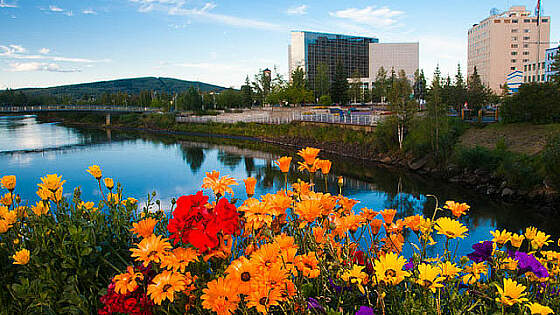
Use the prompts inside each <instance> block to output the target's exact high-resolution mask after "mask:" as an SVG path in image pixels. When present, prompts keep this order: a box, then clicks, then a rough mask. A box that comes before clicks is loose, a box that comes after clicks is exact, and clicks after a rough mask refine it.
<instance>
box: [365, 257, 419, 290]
mask: <svg viewBox="0 0 560 315" xmlns="http://www.w3.org/2000/svg"><path fill="white" fill-rule="evenodd" d="M405 264H406V259H404V258H403V257H399V256H398V255H397V254H395V253H392V252H391V253H388V254H386V255H385V256H381V257H380V258H379V259H378V260H377V261H376V262H375V265H374V270H375V275H376V277H377V281H379V282H384V283H385V284H389V285H397V284H399V283H401V281H403V280H404V278H405V277H408V276H409V275H410V274H409V273H408V272H406V271H404V270H402V269H403V267H404V265H405Z"/></svg>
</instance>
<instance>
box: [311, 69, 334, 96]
mask: <svg viewBox="0 0 560 315" xmlns="http://www.w3.org/2000/svg"><path fill="white" fill-rule="evenodd" d="M329 84H330V83H329V66H328V65H327V64H326V63H320V64H319V65H317V74H316V75H315V81H314V87H313V89H314V90H315V97H317V98H320V97H321V96H323V95H327V94H329Z"/></svg>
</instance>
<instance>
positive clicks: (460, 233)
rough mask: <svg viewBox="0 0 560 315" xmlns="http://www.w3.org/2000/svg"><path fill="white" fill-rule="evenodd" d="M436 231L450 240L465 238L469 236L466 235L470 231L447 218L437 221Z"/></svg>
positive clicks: (459, 223)
mask: <svg viewBox="0 0 560 315" xmlns="http://www.w3.org/2000/svg"><path fill="white" fill-rule="evenodd" d="M435 229H436V230H437V231H438V233H439V234H443V235H445V236H447V237H448V238H450V239H454V238H457V237H460V238H465V236H467V235H466V233H467V232H468V231H469V230H468V229H467V228H466V227H465V226H464V225H463V224H461V222H459V221H456V220H452V219H450V218H447V217H443V218H439V219H437V220H436V226H435Z"/></svg>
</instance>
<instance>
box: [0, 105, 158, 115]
mask: <svg viewBox="0 0 560 315" xmlns="http://www.w3.org/2000/svg"><path fill="white" fill-rule="evenodd" d="M47 111H48V112H53V111H56V112H64V111H67V112H86V111H87V112H131V113H132V112H156V111H158V109H157V108H156V109H154V108H149V107H128V106H109V105H30V106H0V113H26V112H27V113H30V112H47Z"/></svg>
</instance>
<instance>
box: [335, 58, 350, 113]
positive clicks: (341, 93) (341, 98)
mask: <svg viewBox="0 0 560 315" xmlns="http://www.w3.org/2000/svg"><path fill="white" fill-rule="evenodd" d="M331 98H332V100H333V102H335V103H337V104H341V105H346V104H347V103H348V80H347V78H346V73H344V66H343V65H342V62H341V61H340V60H339V61H338V62H337V63H336V69H335V73H334V79H333V82H332V85H331Z"/></svg>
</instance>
